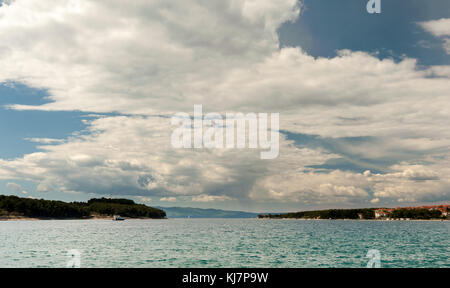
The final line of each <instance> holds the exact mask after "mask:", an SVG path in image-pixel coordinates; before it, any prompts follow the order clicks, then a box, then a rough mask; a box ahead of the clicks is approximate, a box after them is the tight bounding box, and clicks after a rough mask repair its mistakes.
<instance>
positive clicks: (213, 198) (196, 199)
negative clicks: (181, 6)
mask: <svg viewBox="0 0 450 288" xmlns="http://www.w3.org/2000/svg"><path fill="white" fill-rule="evenodd" d="M226 200H232V199H231V198H230V197H228V196H215V195H198V196H194V197H192V202H215V201H226Z"/></svg>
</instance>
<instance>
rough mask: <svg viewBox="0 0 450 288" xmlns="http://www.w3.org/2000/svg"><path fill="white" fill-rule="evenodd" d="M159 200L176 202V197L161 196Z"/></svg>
mask: <svg viewBox="0 0 450 288" xmlns="http://www.w3.org/2000/svg"><path fill="white" fill-rule="evenodd" d="M159 201H164V202H177V198H175V197H163V198H161V199H159Z"/></svg>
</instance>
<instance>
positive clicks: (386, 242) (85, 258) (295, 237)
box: [0, 219, 450, 267]
mask: <svg viewBox="0 0 450 288" xmlns="http://www.w3.org/2000/svg"><path fill="white" fill-rule="evenodd" d="M0 243H1V244H0V267H65V266H66V263H67V261H68V260H69V257H68V255H67V251H68V250H71V249H77V250H78V251H80V253H81V267H365V266H366V263H367V261H368V259H367V258H366V254H367V252H368V250H369V249H377V250H379V251H380V254H381V266H382V267H450V260H449V258H450V257H449V256H450V222H449V221H444V222H426V221H423V222H419V221H418V222H412V221H391V222H379V221H339V220H334V221H328V220H321V221H314V220H257V219H174V220H172V219H171V220H127V221H123V222H114V221H110V220H61V221H57V220H55V221H53V220H49V221H9V222H0Z"/></svg>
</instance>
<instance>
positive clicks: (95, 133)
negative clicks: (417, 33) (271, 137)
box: [0, 0, 450, 206]
mask: <svg viewBox="0 0 450 288" xmlns="http://www.w3.org/2000/svg"><path fill="white" fill-rule="evenodd" d="M63 2H64V1H56V0H42V1H31V0H16V1H14V2H11V3H9V4H8V5H3V6H2V7H0V37H1V39H2V41H1V42H0V49H1V50H2V53H1V55H0V61H1V63H2V69H1V70H0V82H2V81H7V80H11V81H16V82H21V83H24V84H26V85H28V86H30V87H34V88H39V89H44V90H46V91H47V92H48V94H49V97H48V99H47V100H48V103H46V104H43V105H11V106H10V108H11V109H16V110H26V109H36V110H67V111H72V110H79V111H84V112H92V113H93V114H92V115H90V117H88V118H85V119H83V121H84V123H85V124H86V126H87V128H86V131H84V132H86V133H83V134H77V133H74V135H72V136H70V137H68V138H67V139H48V138H28V140H30V141H34V142H38V143H41V144H46V145H42V146H40V147H39V148H40V149H41V151H40V152H36V153H31V154H27V155H24V156H23V157H20V158H17V159H12V160H2V159H0V178H2V179H23V180H28V181H32V182H35V183H36V184H37V191H39V192H45V191H61V192H74V191H75V192H83V193H97V194H107V195H109V194H117V195H130V196H137V197H146V198H149V197H153V196H155V197H158V198H159V199H161V201H165V200H168V199H172V198H178V197H183V198H182V199H192V201H194V202H224V203H225V202H227V201H232V200H233V201H235V200H238V201H242V202H243V203H247V202H248V201H252V202H254V203H274V202H279V203H305V204H308V205H325V204H327V205H332V204H334V203H340V204H348V205H358V206H361V205H363V204H364V205H365V204H367V203H377V205H382V204H386V203H392V202H395V203H397V201H425V200H446V199H449V195H448V192H446V191H449V190H448V189H447V188H448V187H449V186H448V176H447V175H450V174H448V173H447V174H446V171H447V170H448V169H447V168H446V167H448V160H447V159H449V156H450V153H449V149H448V147H449V146H450V132H449V129H448V128H447V127H448V126H449V124H450V122H449V121H450V120H449V117H448V115H450V105H449V101H448V97H449V96H448V95H450V81H449V78H450V72H449V71H450V68H449V67H448V66H439V67H428V68H424V69H419V68H418V67H417V65H416V60H415V59H410V58H404V59H402V60H401V61H399V62H396V61H394V60H392V59H379V58H377V56H376V55H372V54H369V53H365V52H359V51H350V50H342V51H338V55H337V56H336V57H332V58H320V57H319V58H315V57H312V56H311V55H308V54H307V53H306V52H305V51H304V50H302V49H301V47H283V48H280V43H279V41H278V36H277V30H278V28H279V27H280V25H281V24H282V23H284V22H287V21H294V20H295V19H297V17H299V14H300V10H301V9H302V6H301V4H299V2H298V1H295V0H281V1H277V2H276V4H275V3H274V2H273V1H270V0H258V1H255V0H240V1H239V0H238V1H200V0H199V1H195V0H186V1H183V2H182V3H180V1H172V0H164V1H144V0H137V1H135V2H133V5H125V4H124V3H123V1H118V0H115V1H112V2H111V1H109V2H106V1H98V0H96V1H82V2H80V4H82V5H80V6H79V7H73V6H71V5H67V3H63ZM74 8H76V9H74ZM441 20H442V19H441ZM441 20H439V21H438V23H437V24H436V23H434V22H433V23H428V24H425V23H423V24H421V25H422V27H426V28H425V29H427V31H433V32H431V33H434V35H436V36H439V37H446V35H448V34H445V33H447V32H445V31H446V30H445V27H446V25H447V24H446V23H447V22H446V20H445V19H444V20H443V21H441ZM442 23H444V24H442ZM194 104H203V105H204V108H205V109H204V110H205V112H216V111H217V112H222V113H223V112H256V113H258V112H279V113H280V120H281V123H280V128H281V129H282V130H283V131H284V132H285V133H283V134H282V135H281V136H280V137H281V138H280V156H279V157H278V158H277V159H275V160H272V161H261V160H260V159H259V151H256V150H251V149H246V150H238V149H231V150H224V149H222V150H221V149H218V150H208V149H205V150H198V149H173V148H172V147H171V145H170V134H171V131H172V129H173V127H172V126H171V125H170V116H171V115H172V113H173V112H191V111H192V109H193V105H194ZM106 112H108V113H109V112H118V113H113V114H106V115H103V116H98V115H99V114H101V113H106ZM336 159H339V160H336ZM347 168H352V169H347ZM367 169H370V170H372V172H371V173H364V170H367ZM446 189H447V190H446ZM137 199H139V198H137ZM142 199H144V198H142ZM162 199H165V200H162ZM377 199H378V200H377ZM246 201H247V202H246ZM389 201H391V202H389Z"/></svg>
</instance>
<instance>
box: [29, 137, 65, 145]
mask: <svg viewBox="0 0 450 288" xmlns="http://www.w3.org/2000/svg"><path fill="white" fill-rule="evenodd" d="M25 140H27V141H30V142H34V143H42V144H54V143H63V142H64V140H63V139H53V138H25Z"/></svg>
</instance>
